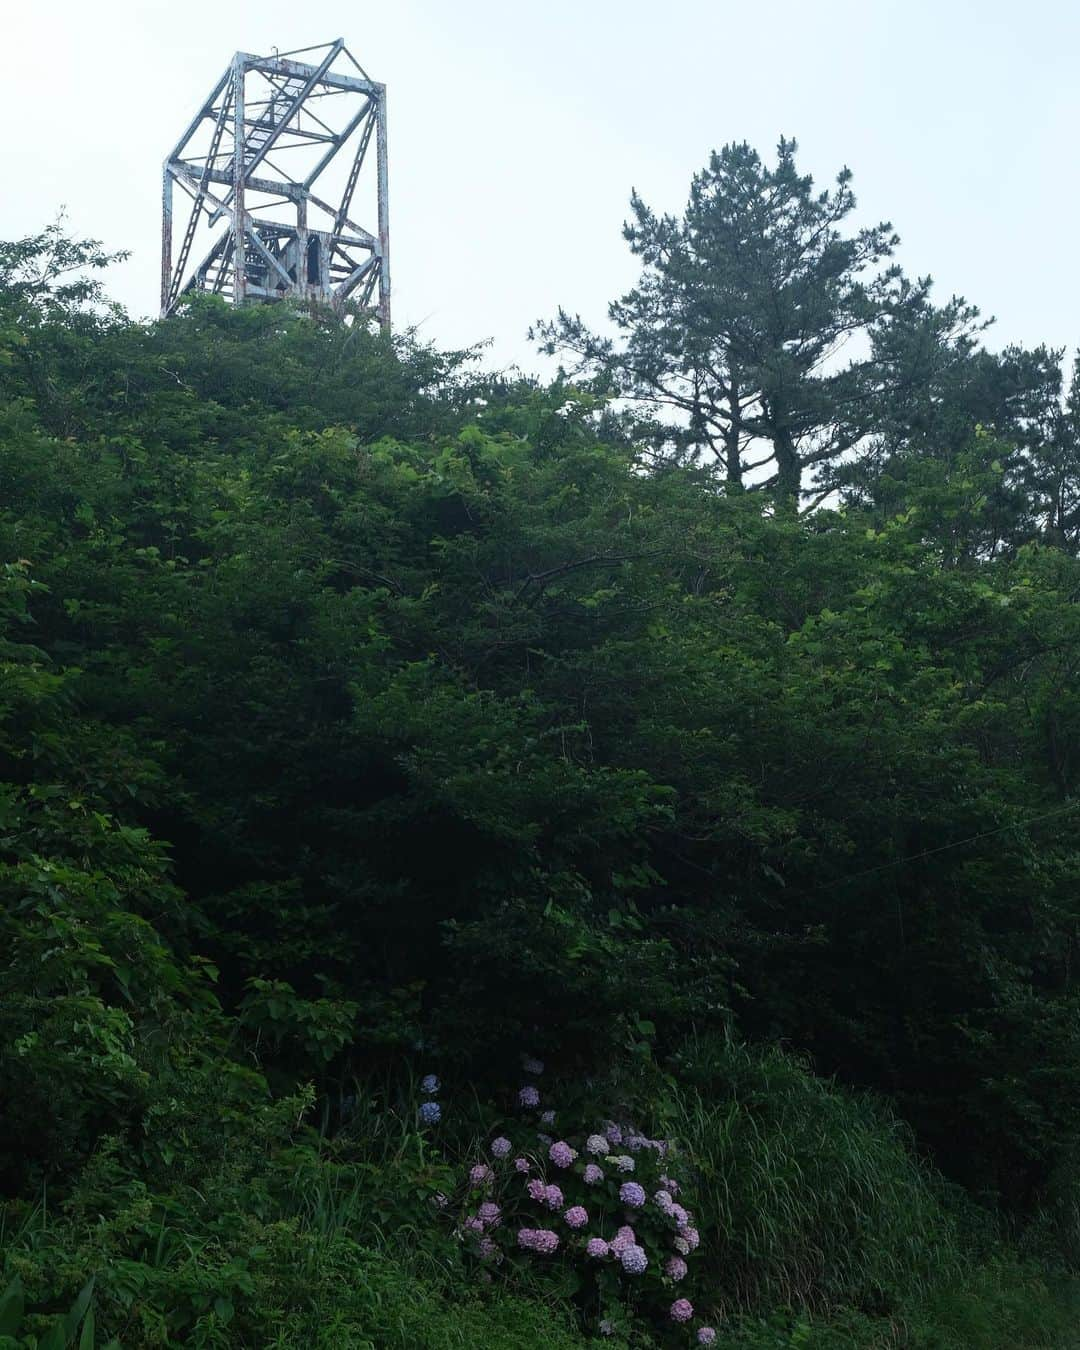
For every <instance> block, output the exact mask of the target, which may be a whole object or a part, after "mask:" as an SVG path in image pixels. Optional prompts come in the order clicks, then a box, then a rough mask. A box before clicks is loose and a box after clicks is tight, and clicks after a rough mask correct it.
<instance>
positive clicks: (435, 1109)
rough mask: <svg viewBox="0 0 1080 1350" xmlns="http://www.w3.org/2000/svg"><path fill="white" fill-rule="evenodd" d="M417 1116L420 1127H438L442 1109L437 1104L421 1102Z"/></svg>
mask: <svg viewBox="0 0 1080 1350" xmlns="http://www.w3.org/2000/svg"><path fill="white" fill-rule="evenodd" d="M417 1115H419V1117H420V1123H421V1124H422V1125H438V1123H439V1121H440V1120H442V1107H441V1106H440V1105H439V1103H438V1102H423V1103H422V1104H421V1107H420V1110H419V1111H418V1112H417Z"/></svg>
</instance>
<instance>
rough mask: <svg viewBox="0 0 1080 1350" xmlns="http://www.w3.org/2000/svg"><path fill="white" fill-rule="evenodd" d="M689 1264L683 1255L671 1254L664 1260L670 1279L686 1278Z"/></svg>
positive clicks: (666, 1272) (665, 1269)
mask: <svg viewBox="0 0 1080 1350" xmlns="http://www.w3.org/2000/svg"><path fill="white" fill-rule="evenodd" d="M686 1271H687V1265H686V1262H685V1261H684V1260H683V1259H682V1257H681V1256H669V1257H668V1259H667V1260H666V1261H665V1262H664V1274H665V1275H666V1276H667V1277H668V1279H669V1280H684V1279H685V1278H686Z"/></svg>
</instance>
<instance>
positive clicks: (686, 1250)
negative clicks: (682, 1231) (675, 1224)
mask: <svg viewBox="0 0 1080 1350" xmlns="http://www.w3.org/2000/svg"><path fill="white" fill-rule="evenodd" d="M671 1245H672V1246H673V1247H674V1248H675V1250H676V1251H677V1252H679V1253H680V1254H681V1255H683V1256H689V1255H690V1244H689V1242H687V1240H686V1239H685V1238H684V1237H681V1236H680V1235H679V1234H678V1233H676V1234H675V1236H674V1237H673V1238H672V1239H671Z"/></svg>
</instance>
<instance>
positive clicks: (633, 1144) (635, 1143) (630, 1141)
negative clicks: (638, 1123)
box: [623, 1130, 645, 1153]
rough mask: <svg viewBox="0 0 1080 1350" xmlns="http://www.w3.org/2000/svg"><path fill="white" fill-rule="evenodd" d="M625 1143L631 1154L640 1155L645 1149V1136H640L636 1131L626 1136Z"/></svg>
mask: <svg viewBox="0 0 1080 1350" xmlns="http://www.w3.org/2000/svg"><path fill="white" fill-rule="evenodd" d="M623 1143H624V1144H625V1145H626V1147H627V1148H628V1149H629V1150H630V1152H631V1153H640V1151H641V1150H642V1149H643V1148H644V1147H645V1136H644V1135H643V1134H638V1132H637V1131H636V1130H634V1131H633V1132H632V1133H631V1134H628V1135H627V1136H626V1138H625V1139H624V1140H623Z"/></svg>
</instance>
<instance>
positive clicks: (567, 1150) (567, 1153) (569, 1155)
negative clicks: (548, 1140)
mask: <svg viewBox="0 0 1080 1350" xmlns="http://www.w3.org/2000/svg"><path fill="white" fill-rule="evenodd" d="M548 1157H549V1158H550V1159H551V1161H552V1162H553V1163H554V1164H555V1166H556V1167H569V1166H570V1164H571V1163H572V1162H573V1161H574V1159H575V1158H576V1157H577V1152H576V1151H575V1150H574V1149H572V1148H571V1147H570V1145H569V1144H568V1143H567V1142H566V1141H565V1140H564V1139H560V1140H559V1142H558V1143H557V1144H552V1146H551V1147H550V1148H549V1149H548Z"/></svg>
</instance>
